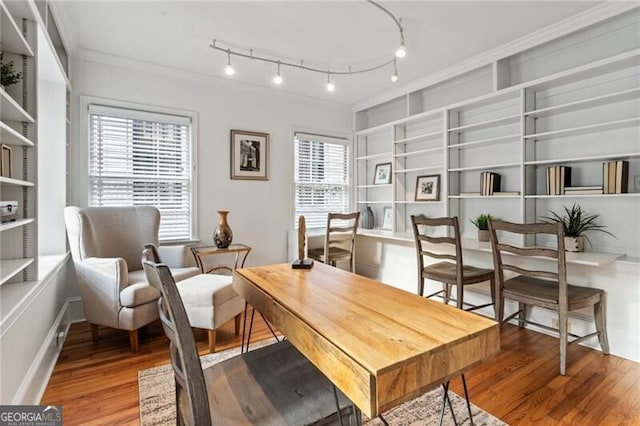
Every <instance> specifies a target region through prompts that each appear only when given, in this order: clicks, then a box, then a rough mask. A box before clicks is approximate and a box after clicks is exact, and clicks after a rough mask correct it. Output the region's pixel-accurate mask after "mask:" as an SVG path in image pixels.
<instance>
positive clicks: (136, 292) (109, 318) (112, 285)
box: [64, 206, 200, 352]
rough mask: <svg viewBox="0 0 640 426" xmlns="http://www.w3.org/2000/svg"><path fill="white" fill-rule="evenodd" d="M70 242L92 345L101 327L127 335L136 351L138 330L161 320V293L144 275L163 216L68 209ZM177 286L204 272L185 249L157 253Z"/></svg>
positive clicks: (134, 210) (146, 209) (148, 210)
mask: <svg viewBox="0 0 640 426" xmlns="http://www.w3.org/2000/svg"><path fill="white" fill-rule="evenodd" d="M64 217H65V222H66V225H67V236H68V238H69V246H70V248H71V255H72V257H73V262H74V265H75V270H76V275H77V278H78V284H79V287H80V294H81V297H82V303H83V305H84V312H85V317H86V319H87V321H88V322H89V323H91V332H92V334H93V338H94V340H97V339H98V326H99V325H102V326H108V327H113V328H118V329H122V330H128V331H129V338H130V342H131V350H132V351H133V352H137V350H138V329H139V328H140V327H142V326H144V325H146V324H149V323H150V322H152V321H154V320H156V319H157V318H158V304H157V301H158V298H159V297H160V292H159V291H158V290H157V289H156V288H154V287H152V286H150V285H149V283H148V282H147V278H146V276H145V273H144V270H143V269H142V263H141V254H142V250H143V249H144V245H145V244H148V243H151V244H154V245H156V246H157V245H158V229H159V228H160V212H159V211H158V209H156V208H155V207H151V206H131V207H87V208H78V207H67V208H65V212H64ZM158 252H159V254H160V256H161V257H162V260H163V262H164V263H165V264H166V265H168V266H169V267H170V268H171V271H172V273H173V274H174V276H175V277H176V281H179V280H182V279H185V278H188V277H191V276H194V275H197V274H199V273H200V269H199V268H197V267H196V266H195V262H194V260H193V257H192V255H191V252H190V250H189V249H188V247H186V246H165V247H158Z"/></svg>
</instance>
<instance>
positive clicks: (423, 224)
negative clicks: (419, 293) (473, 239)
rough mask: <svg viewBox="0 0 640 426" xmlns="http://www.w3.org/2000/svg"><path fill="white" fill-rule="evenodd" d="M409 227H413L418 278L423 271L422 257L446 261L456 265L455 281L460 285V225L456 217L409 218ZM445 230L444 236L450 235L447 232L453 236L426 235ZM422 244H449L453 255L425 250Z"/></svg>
mask: <svg viewBox="0 0 640 426" xmlns="http://www.w3.org/2000/svg"><path fill="white" fill-rule="evenodd" d="M411 225H412V227H413V238H414V241H415V246H416V256H417V258H418V277H420V276H422V270H423V269H424V256H428V257H431V258H434V259H446V260H450V261H452V262H454V263H455V264H456V279H457V281H458V282H459V283H462V280H463V275H462V270H463V262H462V243H461V240H460V225H459V223H458V217H457V216H453V217H436V218H427V217H418V216H414V215H412V216H411ZM442 228H447V230H446V231H447V232H444V234H445V235H450V233H449V232H448V231H449V230H453V236H452V237H451V236H442V237H440V236H433V235H428V230H430V229H431V230H439V229H442ZM423 242H424V243H429V244H438V245H439V244H449V245H452V246H453V247H454V254H448V253H442V252H435V251H433V250H428V249H426V248H425V246H424V244H423Z"/></svg>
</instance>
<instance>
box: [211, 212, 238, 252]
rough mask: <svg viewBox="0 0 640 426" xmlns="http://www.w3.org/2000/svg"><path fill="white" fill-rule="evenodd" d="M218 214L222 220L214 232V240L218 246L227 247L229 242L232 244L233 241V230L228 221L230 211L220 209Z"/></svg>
mask: <svg viewBox="0 0 640 426" xmlns="http://www.w3.org/2000/svg"><path fill="white" fill-rule="evenodd" d="M218 214H219V215H220V222H219V223H218V226H216V230H215V232H214V233H213V242H214V243H215V245H216V247H218V248H227V247H229V244H231V241H233V232H232V231H231V227H230V226H229V222H227V215H228V214H229V212H228V211H226V210H218Z"/></svg>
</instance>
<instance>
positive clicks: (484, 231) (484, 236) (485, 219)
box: [471, 213, 498, 241]
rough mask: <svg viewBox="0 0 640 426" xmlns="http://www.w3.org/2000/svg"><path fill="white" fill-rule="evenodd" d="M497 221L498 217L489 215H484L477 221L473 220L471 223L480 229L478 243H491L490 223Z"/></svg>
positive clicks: (479, 216)
mask: <svg viewBox="0 0 640 426" xmlns="http://www.w3.org/2000/svg"><path fill="white" fill-rule="evenodd" d="M497 219H498V218H497V217H493V216H491V214H489V213H482V214H479V215H478V216H477V217H476V218H475V219H471V223H473V224H474V225H475V226H476V228H478V241H489V221H490V220H497Z"/></svg>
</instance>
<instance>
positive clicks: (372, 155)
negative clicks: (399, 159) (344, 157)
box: [356, 152, 391, 161]
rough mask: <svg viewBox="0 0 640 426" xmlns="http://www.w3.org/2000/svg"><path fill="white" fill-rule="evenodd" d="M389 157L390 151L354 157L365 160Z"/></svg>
mask: <svg viewBox="0 0 640 426" xmlns="http://www.w3.org/2000/svg"><path fill="white" fill-rule="evenodd" d="M390 157H391V152H382V153H380V154H371V155H363V156H361V157H356V160H358V161H365V160H376V159H378V158H390Z"/></svg>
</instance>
